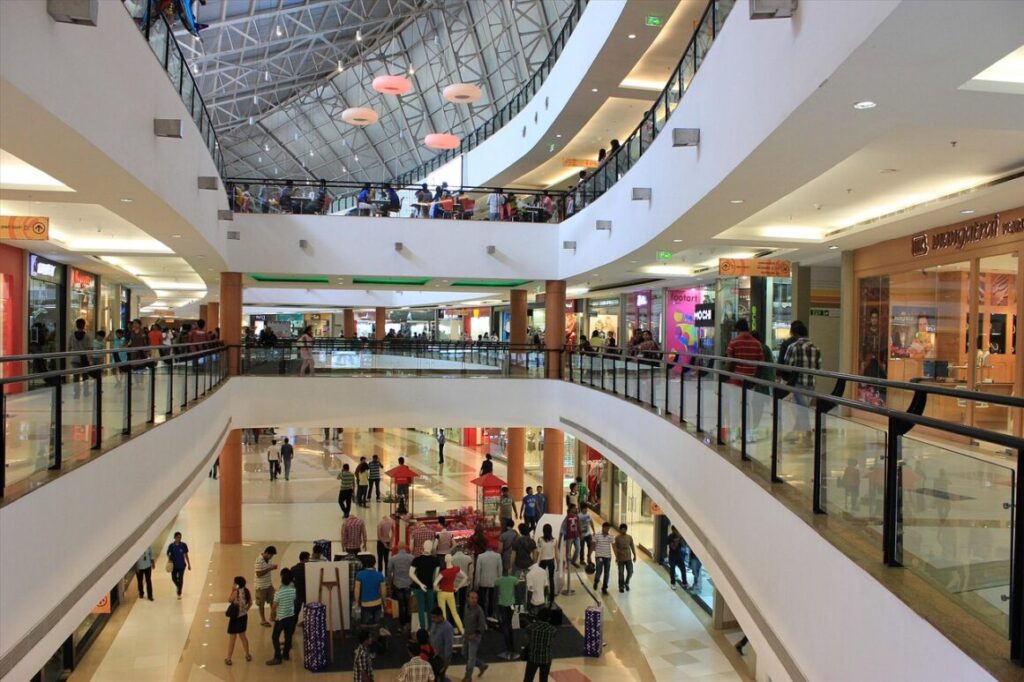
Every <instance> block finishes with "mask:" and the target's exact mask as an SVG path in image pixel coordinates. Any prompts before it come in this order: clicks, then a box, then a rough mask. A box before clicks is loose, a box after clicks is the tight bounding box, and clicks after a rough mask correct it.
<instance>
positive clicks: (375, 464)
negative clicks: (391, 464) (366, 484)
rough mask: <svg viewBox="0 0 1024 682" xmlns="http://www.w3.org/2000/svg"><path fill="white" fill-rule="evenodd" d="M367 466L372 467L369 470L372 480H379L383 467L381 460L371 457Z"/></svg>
mask: <svg viewBox="0 0 1024 682" xmlns="http://www.w3.org/2000/svg"><path fill="white" fill-rule="evenodd" d="M366 466H368V467H370V469H369V471H370V480H371V481H376V480H378V479H379V478H380V470H381V468H382V467H381V465H380V461H379V460H376V459H371V460H370V463H369V464H367V465H366Z"/></svg>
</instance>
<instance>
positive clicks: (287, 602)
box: [267, 568, 296, 665]
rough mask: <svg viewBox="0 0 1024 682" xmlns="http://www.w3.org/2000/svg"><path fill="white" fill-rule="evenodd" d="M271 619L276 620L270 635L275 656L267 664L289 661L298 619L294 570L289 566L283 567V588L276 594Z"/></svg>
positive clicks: (271, 608) (271, 609)
mask: <svg viewBox="0 0 1024 682" xmlns="http://www.w3.org/2000/svg"><path fill="white" fill-rule="evenodd" d="M270 620H272V621H274V630H273V632H272V633H271V635H270V636H271V638H272V640H273V642H274V657H273V658H272V659H270V660H269V661H267V665H281V661H287V660H288V655H289V654H290V653H291V650H292V636H293V635H294V634H295V621H296V618H295V587H294V586H293V585H292V572H291V570H289V569H287V568H282V569H281V589H279V590H278V591H277V592H276V593H275V594H274V604H273V606H271V607H270ZM282 635H283V639H284V641H283V642H282V641H281V639H282Z"/></svg>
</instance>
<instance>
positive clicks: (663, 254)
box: [657, 251, 672, 260]
mask: <svg viewBox="0 0 1024 682" xmlns="http://www.w3.org/2000/svg"><path fill="white" fill-rule="evenodd" d="M657 258H658V260H672V252H671V251H659V252H658V256H657Z"/></svg>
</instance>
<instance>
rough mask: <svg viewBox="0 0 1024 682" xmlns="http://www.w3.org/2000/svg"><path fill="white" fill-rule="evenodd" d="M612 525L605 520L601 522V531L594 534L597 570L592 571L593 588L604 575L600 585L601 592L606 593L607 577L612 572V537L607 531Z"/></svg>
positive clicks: (595, 587)
mask: <svg viewBox="0 0 1024 682" xmlns="http://www.w3.org/2000/svg"><path fill="white" fill-rule="evenodd" d="M611 527H612V525H611V524H610V523H608V522H607V521H605V522H604V523H603V524H601V532H600V533H598V534H597V535H595V536H594V560H595V561H596V562H597V570H596V571H594V589H595V590H596V589H597V583H598V582H600V580H601V576H602V575H603V576H604V584H603V585H602V586H601V594H608V578H609V577H610V576H611V573H612V543H613V542H614V538H613V537H612V536H611V534H609V533H608V531H609V530H610V529H611Z"/></svg>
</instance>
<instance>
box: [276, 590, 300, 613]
mask: <svg viewBox="0 0 1024 682" xmlns="http://www.w3.org/2000/svg"><path fill="white" fill-rule="evenodd" d="M274 604H276V605H277V619H278V620H281V619H282V618H290V617H291V616H294V615H295V588H294V587H293V586H291V585H282V586H281V589H279V590H278V591H277V592H275V593H274Z"/></svg>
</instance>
